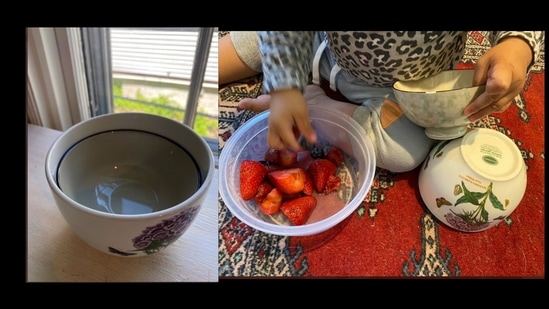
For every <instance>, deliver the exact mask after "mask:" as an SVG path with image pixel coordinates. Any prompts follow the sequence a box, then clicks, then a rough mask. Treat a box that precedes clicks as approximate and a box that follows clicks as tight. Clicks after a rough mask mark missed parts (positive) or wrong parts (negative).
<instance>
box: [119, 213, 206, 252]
mask: <svg viewBox="0 0 549 309" xmlns="http://www.w3.org/2000/svg"><path fill="white" fill-rule="evenodd" d="M198 210H199V207H191V208H187V209H186V210H184V211H182V212H181V213H180V214H178V215H177V216H174V217H172V218H170V219H167V220H163V221H162V222H161V223H158V224H157V225H155V226H149V227H147V228H146V229H145V230H144V231H143V232H142V233H141V235H139V236H137V237H135V238H134V239H133V240H132V242H133V246H134V247H135V248H136V250H133V251H142V252H144V253H146V254H147V255H148V254H153V253H156V252H158V251H160V249H162V248H165V247H167V246H168V245H169V244H171V243H173V242H174V241H176V240H177V239H178V238H179V237H180V236H181V235H183V233H184V232H185V231H186V230H187V228H188V227H189V226H190V224H191V222H192V221H193V219H194V217H195V215H196V212H198ZM109 251H110V252H111V253H116V254H120V255H122V256H129V255H135V254H137V253H135V252H124V251H120V250H117V249H115V248H113V247H109Z"/></svg>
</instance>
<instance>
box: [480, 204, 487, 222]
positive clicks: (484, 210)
mask: <svg viewBox="0 0 549 309" xmlns="http://www.w3.org/2000/svg"><path fill="white" fill-rule="evenodd" d="M480 216H481V218H482V222H488V211H486V209H485V208H484V207H482V211H481V213H480Z"/></svg>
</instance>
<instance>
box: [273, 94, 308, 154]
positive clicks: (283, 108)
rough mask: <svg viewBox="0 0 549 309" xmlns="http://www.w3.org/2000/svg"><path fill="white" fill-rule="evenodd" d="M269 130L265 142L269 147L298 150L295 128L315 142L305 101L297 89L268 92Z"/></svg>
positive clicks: (299, 147)
mask: <svg viewBox="0 0 549 309" xmlns="http://www.w3.org/2000/svg"><path fill="white" fill-rule="evenodd" d="M270 96H271V98H270V102H269V108H270V114H269V132H268V135H267V143H268V145H269V147H272V148H277V149H283V148H291V149H293V150H300V149H301V146H300V145H299V143H298V141H297V137H299V135H298V136H297V137H296V134H294V132H295V131H296V130H297V132H299V134H301V135H302V136H303V137H304V138H305V140H307V141H308V142H309V143H311V144H315V143H316V139H317V137H316V134H315V132H314V130H313V127H312V126H311V122H310V120H309V113H308V110H307V102H306V101H305V98H304V97H303V95H302V93H301V91H299V90H298V89H285V90H276V91H273V92H271V94H270Z"/></svg>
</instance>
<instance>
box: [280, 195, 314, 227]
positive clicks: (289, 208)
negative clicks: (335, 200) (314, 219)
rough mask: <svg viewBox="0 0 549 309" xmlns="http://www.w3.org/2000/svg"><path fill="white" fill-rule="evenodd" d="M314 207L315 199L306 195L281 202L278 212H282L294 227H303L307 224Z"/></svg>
mask: <svg viewBox="0 0 549 309" xmlns="http://www.w3.org/2000/svg"><path fill="white" fill-rule="evenodd" d="M315 207H316V198H315V197H314V196H311V195H306V196H302V197H298V198H296V199H293V200H289V201H285V202H283V203H282V205H280V211H282V213H284V215H285V216H286V217H288V219H289V220H290V221H292V223H293V224H294V225H303V224H305V222H307V220H308V219H309V217H310V216H311V213H312V212H313V210H314V209H315Z"/></svg>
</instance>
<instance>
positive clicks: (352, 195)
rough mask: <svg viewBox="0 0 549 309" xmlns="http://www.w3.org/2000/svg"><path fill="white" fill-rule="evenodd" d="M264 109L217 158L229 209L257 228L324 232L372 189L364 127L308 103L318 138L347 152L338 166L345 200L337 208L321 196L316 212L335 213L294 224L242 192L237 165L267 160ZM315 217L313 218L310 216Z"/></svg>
mask: <svg viewBox="0 0 549 309" xmlns="http://www.w3.org/2000/svg"><path fill="white" fill-rule="evenodd" d="M268 116H269V112H268V111H265V112H262V113H260V114H258V115H256V116H254V117H253V118H252V119H250V120H248V121H247V122H246V123H245V124H244V125H243V126H241V127H240V128H238V130H236V131H235V133H234V134H233V135H232V136H231V137H230V138H229V140H228V141H227V143H226V144H225V147H224V148H223V151H222V152H221V155H220V157H219V177H220V178H219V179H220V183H219V193H220V195H221V198H222V199H223V201H224V202H225V204H226V205H227V207H228V208H229V210H230V211H231V213H232V214H233V215H234V216H236V217H237V218H238V219H240V220H241V221H242V222H244V223H246V224H247V225H249V226H250V227H252V228H255V229H257V230H260V231H263V232H266V233H270V234H276V235H284V236H308V235H314V234H318V233H321V232H323V231H326V230H328V229H330V228H332V227H334V226H335V225H337V224H338V223H340V222H341V221H343V220H344V219H345V218H347V217H348V216H349V215H350V214H351V213H352V212H353V211H355V210H356V209H357V208H358V206H359V205H360V203H361V202H362V201H363V200H364V198H365V197H366V194H367V193H368V191H369V190H370V188H371V185H372V182H373V178H374V174H375V168H376V162H375V154H374V148H373V145H372V143H371V141H370V140H369V138H368V136H367V135H366V132H365V131H364V129H363V128H362V127H361V126H360V125H358V123H357V122H356V121H355V120H353V119H352V118H351V117H349V116H347V115H345V114H343V113H341V112H339V111H334V110H329V109H326V108H323V107H321V106H316V105H309V117H310V120H311V124H312V126H313V128H314V129H315V131H316V133H317V136H318V138H319V140H324V141H326V142H329V143H331V144H333V145H335V146H337V147H339V148H340V149H341V150H342V151H343V152H344V153H345V161H344V165H343V166H344V168H343V169H342V170H340V171H339V172H340V173H343V175H344V177H345V179H344V180H343V181H342V183H344V184H345V188H344V189H342V190H340V192H339V193H338V194H340V195H341V197H342V198H343V199H344V200H345V201H346V202H344V203H342V204H341V206H339V208H338V209H334V207H337V205H336V204H337V203H334V202H333V201H332V200H330V199H319V201H318V205H317V207H316V208H315V212H316V211H317V210H318V211H321V210H323V209H324V210H326V209H330V208H332V210H331V215H329V216H328V217H325V218H322V214H315V212H313V214H312V215H311V217H312V218H313V217H316V218H317V219H316V220H313V221H315V222H311V223H306V224H304V225H299V226H293V225H289V224H286V223H284V222H283V220H279V219H280V218H279V217H276V216H265V215H263V214H262V213H261V212H260V211H259V209H258V208H257V206H256V204H255V202H254V201H244V200H243V199H242V198H241V197H240V192H239V190H240V189H239V167H240V162H241V161H242V160H244V159H252V160H258V161H259V160H263V158H264V155H265V152H266V151H267V149H268V145H267V130H268V126H267V121H268ZM310 221H311V220H310Z"/></svg>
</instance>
